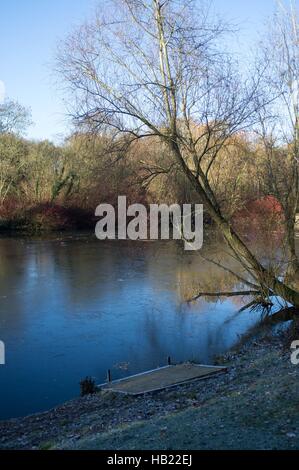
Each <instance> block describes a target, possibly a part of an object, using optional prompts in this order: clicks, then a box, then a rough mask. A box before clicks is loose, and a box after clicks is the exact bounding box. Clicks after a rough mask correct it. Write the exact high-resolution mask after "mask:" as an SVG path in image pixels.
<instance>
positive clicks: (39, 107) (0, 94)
mask: <svg viewBox="0 0 299 470" xmlns="http://www.w3.org/2000/svg"><path fill="white" fill-rule="evenodd" d="M297 1H299V0H297ZM98 4H100V5H101V4H102V5H103V8H104V5H105V2H104V0H42V1H40V0H24V1H23V0H22V1H21V0H9V1H8V0H2V1H1V5H0V57H1V61H0V100H3V98H4V96H7V97H9V98H12V99H14V100H18V101H19V102H20V103H21V104H22V105H24V106H29V107H31V110H32V119H33V122H34V123H35V125H34V126H32V127H31V128H30V129H29V132H28V137H31V138H34V139H46V138H48V139H52V140H55V141H58V140H59V139H60V138H62V137H63V136H64V135H65V134H66V133H67V128H68V123H67V120H66V117H65V113H66V109H65V106H64V104H63V93H62V91H61V90H59V84H57V77H55V74H54V73H53V64H54V59H55V54H56V50H57V44H58V42H59V41H60V40H62V39H64V38H65V36H66V34H67V33H68V32H70V31H72V30H73V29H74V27H76V26H78V25H80V24H81V23H82V22H84V20H85V19H88V18H89V17H90V16H91V15H92V12H93V10H94V8H95V6H96V5H98ZM274 6H275V0H262V1H260V0H251V1H250V2H240V1H239V0H214V1H213V9H214V10H215V12H217V13H218V14H219V15H221V16H222V17H225V18H226V19H228V20H231V21H232V22H233V23H234V24H238V27H239V32H238V33H237V38H236V41H234V42H233V44H231V45H230V47H231V48H232V50H233V51H234V52H235V53H236V54H240V56H241V58H242V60H244V61H246V60H245V57H246V55H247V54H250V50H251V49H252V48H254V46H255V44H256V41H257V40H258V33H259V32H260V33H261V32H262V31H263V30H264V25H265V23H266V22H267V19H268V18H269V17H270V16H271V14H272V12H273V10H274Z"/></svg>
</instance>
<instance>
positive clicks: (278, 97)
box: [258, 1, 299, 279]
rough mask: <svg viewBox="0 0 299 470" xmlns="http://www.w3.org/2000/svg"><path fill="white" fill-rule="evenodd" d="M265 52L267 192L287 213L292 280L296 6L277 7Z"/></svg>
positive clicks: (298, 128) (298, 267) (298, 48)
mask: <svg viewBox="0 0 299 470" xmlns="http://www.w3.org/2000/svg"><path fill="white" fill-rule="evenodd" d="M261 49H262V61H263V63H264V64H266V65H267V68H266V73H265V77H264V78H265V81H266V84H267V93H269V94H270V96H271V97H272V98H274V100H273V99H272V100H269V103H271V105H270V106H269V104H268V105H267V106H266V107H265V108H264V107H261V108H260V109H259V116H260V126H259V131H258V132H259V134H260V136H261V141H262V142H263V145H264V149H265V154H266V157H267V168H268V176H269V178H268V182H269V187H270V188H271V191H272V193H273V194H274V195H275V196H276V197H277V199H278V200H279V201H280V203H281V205H282V207H283V210H284V215H285V228H286V242H287V248H288V252H289V260H288V269H287V275H288V277H289V279H292V278H296V277H297V276H298V275H299V263H298V259H297V255H296V249H295V233H294V231H295V220H296V212H297V206H298V196H299V173H298V164H299V23H298V11H297V9H296V7H295V4H294V3H292V2H291V3H290V7H286V6H285V5H284V4H283V2H281V1H278V2H277V11H276V13H275V15H274V18H273V20H272V21H271V24H270V27H269V33H268V37H267V38H265V40H264V41H263V45H262V48H261Z"/></svg>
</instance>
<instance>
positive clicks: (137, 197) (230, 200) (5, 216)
mask: <svg viewBox="0 0 299 470" xmlns="http://www.w3.org/2000/svg"><path fill="white" fill-rule="evenodd" d="M194 127H196V125H195V124H194ZM288 152H289V149H288V147H283V146H275V147H273V149H271V152H270V153H269V152H268V151H266V150H265V145H264V141H263V139H262V138H261V137H260V136H258V135H252V134H249V133H246V132H242V133H239V134H237V135H235V136H234V137H232V138H231V139H229V140H228V141H227V142H226V145H225V146H223V148H222V149H221V152H220V153H221V156H220V158H219V160H218V161H217V162H215V164H214V165H213V168H212V169H211V172H210V181H211V187H212V188H213V191H214V192H215V194H216V195H217V199H218V200H219V201H221V205H222V207H223V211H224V212H225V214H227V216H229V217H231V216H232V215H233V214H235V213H236V212H237V213H239V212H240V211H241V209H242V208H243V209H245V210H247V208H248V204H250V203H251V202H252V201H255V200H257V199H260V198H263V197H265V196H269V195H273V196H274V197H275V199H277V200H278V201H280V202H281V203H284V202H285V201H284V198H286V197H287V193H286V189H287V188H288V184H287V181H288V180H290V179H291V168H288V167H287V166H286V165H285V164H284V165H283V167H282V166H281V161H283V162H285V159H286V158H287V155H288ZM161 160H163V166H161ZM158 173H159V174H158ZM119 195H126V196H127V198H128V201H131V202H132V203H133V202H141V203H144V204H150V203H159V204H162V203H166V204H173V203H179V204H183V203H192V204H194V203H200V202H201V198H200V196H199V195H198V194H197V193H196V191H195V190H194V189H193V188H192V187H190V184H189V182H188V180H187V178H186V177H185V176H184V175H183V174H182V173H181V172H180V171H179V168H177V167H176V165H173V164H172V159H171V155H170V154H169V151H168V149H167V147H166V146H163V145H161V143H160V142H159V139H158V138H156V137H148V138H147V139H144V140H142V141H136V142H134V143H132V142H126V141H125V140H123V139H119V140H118V141H115V139H114V138H113V136H109V134H108V133H106V134H103V135H100V136H99V135H97V136H94V135H93V134H91V135H90V134H88V133H86V134H84V133H75V134H73V135H71V136H70V137H69V138H67V139H66V140H65V142H64V143H63V144H62V145H55V144H53V143H52V142H50V141H48V140H45V141H40V142H35V141H30V140H28V139H26V138H24V137H21V136H20V135H19V134H18V133H17V132H14V131H9V132H1V134H0V216H1V219H2V224H5V222H6V223H7V222H9V221H10V222H13V221H17V220H22V219H23V218H24V216H26V217H27V218H28V217H29V218H30V217H31V218H32V224H33V225H32V227H31V228H32V229H34V228H35V229H38V228H40V229H43V228H45V229H46V228H51V226H52V228H55V223H58V225H59V224H61V225H60V228H64V227H63V224H64V223H65V224H66V227H65V228H69V223H71V221H72V220H73V219H72V215H76V217H75V219H76V218H82V217H83V220H81V221H80V220H77V221H76V220H73V222H74V223H76V222H77V223H79V225H81V226H82V227H84V225H85V224H86V226H88V225H89V224H90V223H91V220H92V216H93V214H94V211H95V208H96V207H97V205H98V204H100V203H102V202H108V203H111V204H114V205H116V204H117V198H118V196H119ZM51 207H53V208H56V211H55V210H52V211H51V210H49V209H50V208H51ZM59 208H63V209H64V210H63V211H59ZM68 212H69V215H70V217H68ZM62 214H64V215H63V217H62ZM55 217H57V220H56V219H55ZM61 217H62V218H61ZM84 217H85V219H84ZM64 219H65V220H64ZM206 220H207V218H206ZM34 221H35V222H36V224H37V225H36V226H35V227H34ZM27 222H30V221H29V220H27ZM277 222H279V220H278V219H277ZM20 228H21V227H20ZM272 228H273V227H272Z"/></svg>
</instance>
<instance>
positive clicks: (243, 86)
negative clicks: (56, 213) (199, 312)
mask: <svg viewBox="0 0 299 470" xmlns="http://www.w3.org/2000/svg"><path fill="white" fill-rule="evenodd" d="M105 7H106V3H105ZM109 13H110V15H109ZM229 29H230V28H229V27H228V26H227V25H225V24H223V23H222V22H221V21H218V20H217V21H215V20H211V19H210V16H209V9H208V8H207V7H206V6H205V5H204V3H198V2H196V3H193V2H192V1H187V0H186V1H179V2H178V1H175V0H164V1H161V0H133V1H132V0H130V1H129V0H122V1H118V2H113V3H112V4H111V7H110V10H109V11H107V13H106V15H105V17H104V18H101V16H100V15H99V14H98V15H97V16H96V18H95V19H94V20H93V21H92V22H91V23H89V24H86V25H84V26H82V27H81V28H80V30H79V31H77V32H76V33H75V34H73V35H72V36H71V37H69V38H68V39H67V41H66V43H65V44H64V47H63V48H62V49H61V51H60V54H59V69H60V72H61V73H62V74H63V76H64V79H65V80H66V82H67V84H68V86H69V87H70V89H71V91H72V92H73V95H72V99H73V100H74V99H75V103H76V109H75V111H74V117H75V119H76V120H77V122H82V123H84V124H86V123H89V124H90V126H91V127H93V129H94V130H99V129H103V128H105V127H109V128H113V129H114V130H115V132H116V134H121V135H122V134H126V135H128V136H130V137H131V139H132V141H134V140H136V139H141V138H144V139H146V138H147V137H150V136H158V137H159V139H160V140H161V143H162V144H163V145H165V146H166V147H167V149H168V151H169V152H170V154H171V155H172V158H173V162H174V164H175V165H176V166H177V168H179V170H180V171H181V172H182V173H183V174H185V176H186V177H187V179H188V180H189V183H190V185H191V186H192V187H193V188H194V189H195V191H196V192H197V194H198V195H199V196H200V199H201V201H202V202H203V204H204V205H205V209H206V210H207V211H208V213H209V214H210V216H211V218H212V219H213V220H214V222H215V224H216V225H217V227H218V228H219V230H220V231H221V233H222V235H223V236H224V238H225V240H226V242H227V244H228V246H229V247H230V249H231V250H232V253H233V255H234V256H235V257H236V258H237V259H238V261H239V262H240V263H241V265H242V266H243V269H244V271H245V276H244V284H247V285H249V286H250V290H252V289H253V290H254V291H258V292H259V293H260V295H261V296H262V297H263V298H265V299H268V298H269V297H271V296H272V295H276V296H281V297H283V298H284V299H285V300H286V301H288V302H290V303H291V304H293V305H296V306H298V305H299V292H297V291H296V290H294V289H292V288H291V287H289V286H288V285H286V284H285V283H284V282H282V281H281V280H279V279H278V278H277V277H276V276H275V274H274V273H273V272H272V271H271V270H270V269H267V268H266V267H265V266H263V265H262V263H261V262H260V261H259V260H258V259H257V258H256V256H255V255H254V254H253V253H252V252H251V251H250V249H249V248H248V246H246V244H245V243H244V242H243V241H242V239H241V238H240V237H239V236H238V234H237V233H236V231H235V230H234V229H233V228H232V226H231V224H230V222H229V220H227V219H226V218H225V217H224V215H223V212H222V209H221V206H220V204H219V201H217V198H216V195H215V193H214V191H213V190H212V187H211V184H210V171H211V168H212V167H213V165H214V163H215V161H216V160H217V158H219V155H220V150H221V149H222V148H223V146H224V145H225V144H226V142H227V140H228V139H229V138H230V137H232V136H233V135H234V134H235V133H237V132H240V131H241V130H245V129H247V128H249V127H250V126H251V125H252V124H253V120H254V119H255V116H256V103H257V102H258V101H260V100H261V99H262V96H263V93H262V92H261V91H260V85H261V84H260V78H259V77H258V78H257V79H255V80H251V81H245V82H242V81H241V79H240V77H239V75H238V73H237V71H236V69H235V67H234V64H233V62H232V60H231V58H230V57H229V55H228V54H227V53H225V51H222V50H221V43H222V42H223V43H224V41H223V39H224V35H225V34H226V33H227V32H229ZM162 167H163V156H162V155H161V165H160V169H159V171H161V168H162ZM165 170H166V169H165ZM236 171H237V169H236ZM244 292H247V291H245V290H244ZM226 294H227V293H226Z"/></svg>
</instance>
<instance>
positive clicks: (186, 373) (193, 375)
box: [101, 363, 227, 395]
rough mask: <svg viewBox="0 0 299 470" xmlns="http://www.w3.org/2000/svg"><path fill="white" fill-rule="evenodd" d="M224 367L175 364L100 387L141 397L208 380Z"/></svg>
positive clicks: (224, 369)
mask: <svg viewBox="0 0 299 470" xmlns="http://www.w3.org/2000/svg"><path fill="white" fill-rule="evenodd" d="M226 370H227V368H226V367H217V366H204V365H198V364H189V363H187V364H186V363H185V364H177V365H169V366H165V367H161V368H159V369H155V370H152V371H148V372H143V373H141V374H137V375H133V376H131V377H127V378H125V379H121V380H116V381H114V382H111V383H109V384H105V385H102V386H101V388H102V389H106V390H112V391H115V392H120V393H125V394H129V395H141V394H144V393H149V392H154V391H157V390H162V389H165V388H169V387H174V386H176V385H179V384H182V383H185V382H190V381H193V380H200V379H204V378H208V377H210V376H211V375H214V374H218V373H221V372H225V371H226Z"/></svg>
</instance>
